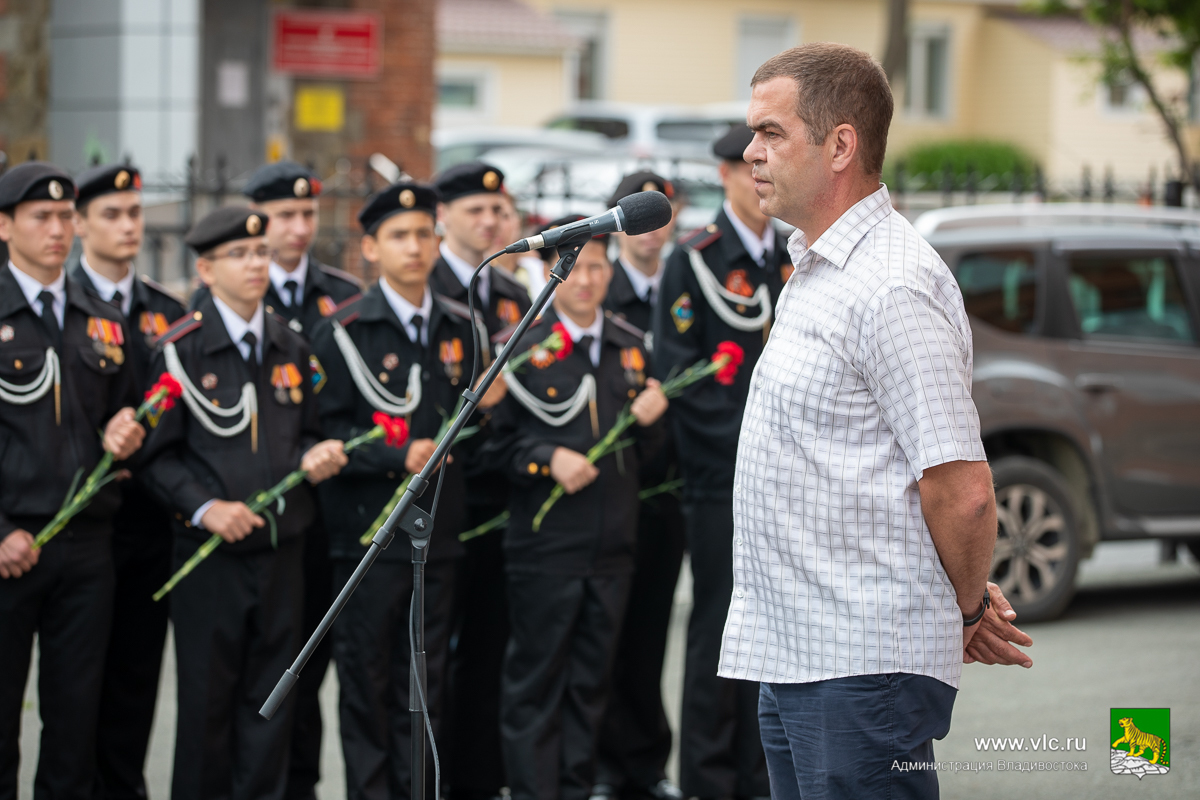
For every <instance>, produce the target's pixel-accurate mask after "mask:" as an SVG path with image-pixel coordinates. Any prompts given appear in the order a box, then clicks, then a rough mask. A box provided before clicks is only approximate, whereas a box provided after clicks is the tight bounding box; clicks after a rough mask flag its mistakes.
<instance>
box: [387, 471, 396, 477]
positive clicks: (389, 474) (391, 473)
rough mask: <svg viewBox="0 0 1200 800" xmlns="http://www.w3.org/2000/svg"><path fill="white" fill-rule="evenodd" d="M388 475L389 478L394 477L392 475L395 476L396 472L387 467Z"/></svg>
mask: <svg viewBox="0 0 1200 800" xmlns="http://www.w3.org/2000/svg"><path fill="white" fill-rule="evenodd" d="M388 477H389V478H394V477H396V473H394V472H392V471H391V470H390V469H389V470H388Z"/></svg>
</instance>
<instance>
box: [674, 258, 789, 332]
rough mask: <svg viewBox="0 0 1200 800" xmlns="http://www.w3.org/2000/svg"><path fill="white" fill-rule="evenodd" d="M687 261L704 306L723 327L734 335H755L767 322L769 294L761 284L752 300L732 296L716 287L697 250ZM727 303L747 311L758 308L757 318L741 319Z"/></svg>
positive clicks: (718, 286) (713, 277) (768, 317)
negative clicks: (706, 304)
mask: <svg viewBox="0 0 1200 800" xmlns="http://www.w3.org/2000/svg"><path fill="white" fill-rule="evenodd" d="M688 257H689V258H690V259H691V261H692V272H694V273H696V280H697V281H698V282H699V284H700V291H701V292H703V293H704V299H706V300H708V305H709V306H710V307H711V308H712V310H713V311H715V312H717V316H718V317H720V318H721V320H722V321H723V322H724V323H725V324H726V325H728V326H729V327H731V328H733V329H734V330H738V331H757V330H760V329H762V327H763V326H764V325H766V324H767V323H769V322H770V321H771V290H770V289H768V288H767V285H766V284H765V283H763V284H760V285H759V287H758V288H757V289H755V290H754V295H753V296H752V297H743V296H742V295H740V294H734V293H733V292H731V291H729V290H727V289H726V288H725V287H724V286H722V285H721V284H720V282H719V281H718V280H717V278H716V276H715V275H713V274H712V270H710V269H709V268H708V265H707V264H705V263H704V257H703V256H701V255H700V252H699V251H698V250H692V249H691V248H689V249H688ZM726 301H727V302H726ZM727 303H734V304H735V305H741V306H747V307H753V306H758V308H759V311H758V316H755V317H743V316H742V315H741V314H738V313H737V312H736V311H734V310H733V309H732V308H730V307H729V305H728V304H727Z"/></svg>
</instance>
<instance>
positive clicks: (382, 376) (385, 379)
mask: <svg viewBox="0 0 1200 800" xmlns="http://www.w3.org/2000/svg"><path fill="white" fill-rule="evenodd" d="M379 382H380V383H387V382H388V374H387V373H386V372H381V373H379Z"/></svg>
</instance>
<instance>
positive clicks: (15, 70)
mask: <svg viewBox="0 0 1200 800" xmlns="http://www.w3.org/2000/svg"><path fill="white" fill-rule="evenodd" d="M49 16H50V0H0V150H3V151H4V152H5V153H6V154H7V156H8V163H9V164H10V165H12V164H18V163H20V162H22V161H25V160H27V159H28V158H29V157H30V155H36V156H37V157H38V158H45V157H46V150H47V146H46V106H47V103H48V101H49V89H50V52H49V43H48V42H47V40H46V30H47V22H48V19H49Z"/></svg>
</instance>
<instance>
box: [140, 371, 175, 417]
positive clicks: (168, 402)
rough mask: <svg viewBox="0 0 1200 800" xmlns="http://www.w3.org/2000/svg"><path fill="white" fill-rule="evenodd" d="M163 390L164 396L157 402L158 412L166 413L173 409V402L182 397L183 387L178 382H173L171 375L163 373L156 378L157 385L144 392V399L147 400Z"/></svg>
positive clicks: (173, 378)
mask: <svg viewBox="0 0 1200 800" xmlns="http://www.w3.org/2000/svg"><path fill="white" fill-rule="evenodd" d="M164 390H165V391H166V394H165V395H163V397H162V398H161V399H160V400H159V401H158V408H159V411H167V410H170V409H172V408H174V407H175V400H176V399H178V398H179V397H182V396H183V386H182V385H180V383H179V381H177V380H175V377H174V376H173V375H172V374H171V373H169V372H164V373H163V374H162V375H159V376H158V383H156V384H154V385H153V386H151V387H150V391H148V392H146V399H147V400H149V399H150V398H152V397H154V395H156V394H158V393H159V392H161V391H164Z"/></svg>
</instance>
